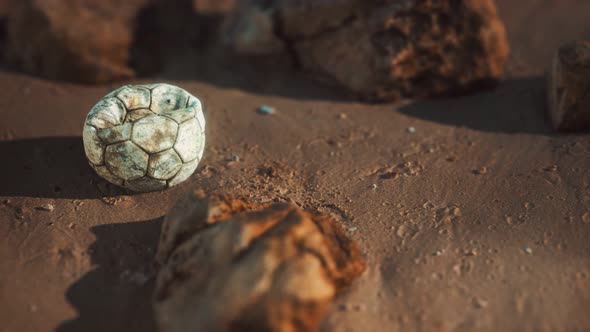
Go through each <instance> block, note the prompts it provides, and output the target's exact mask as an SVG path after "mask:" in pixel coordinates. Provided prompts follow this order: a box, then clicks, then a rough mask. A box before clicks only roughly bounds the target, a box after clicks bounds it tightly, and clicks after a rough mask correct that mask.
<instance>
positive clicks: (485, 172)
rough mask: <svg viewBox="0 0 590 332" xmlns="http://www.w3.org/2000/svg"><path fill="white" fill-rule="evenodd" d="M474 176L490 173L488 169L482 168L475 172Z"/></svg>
mask: <svg viewBox="0 0 590 332" xmlns="http://www.w3.org/2000/svg"><path fill="white" fill-rule="evenodd" d="M473 173H474V174H476V175H484V174H487V173H488V168H487V167H485V166H484V167H480V168H479V169H476V170H474V171H473Z"/></svg>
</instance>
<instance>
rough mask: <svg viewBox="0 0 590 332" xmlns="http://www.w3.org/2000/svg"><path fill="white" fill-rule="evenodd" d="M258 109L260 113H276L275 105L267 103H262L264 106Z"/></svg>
mask: <svg viewBox="0 0 590 332" xmlns="http://www.w3.org/2000/svg"><path fill="white" fill-rule="evenodd" d="M257 111H258V113H260V114H265V115H270V114H275V109H274V107H270V106H267V105H262V106H260V107H258V110H257Z"/></svg>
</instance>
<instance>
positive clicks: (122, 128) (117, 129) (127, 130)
mask: <svg viewBox="0 0 590 332" xmlns="http://www.w3.org/2000/svg"><path fill="white" fill-rule="evenodd" d="M98 137H100V139H101V140H102V141H103V142H104V143H105V144H112V143H117V142H122V141H126V140H128V139H129V138H131V124H130V123H124V124H121V125H118V126H114V127H110V128H104V129H101V130H99V131H98Z"/></svg>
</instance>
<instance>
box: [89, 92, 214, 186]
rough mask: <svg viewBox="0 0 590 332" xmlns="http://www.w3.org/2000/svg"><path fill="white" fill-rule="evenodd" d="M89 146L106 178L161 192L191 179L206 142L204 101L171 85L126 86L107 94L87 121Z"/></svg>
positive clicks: (95, 165)
mask: <svg viewBox="0 0 590 332" xmlns="http://www.w3.org/2000/svg"><path fill="white" fill-rule="evenodd" d="M83 139H84V150H85V152H86V157H87V158H88V161H89V162H90V166H91V167H92V168H93V169H94V170H95V171H96V173H97V174H98V175H100V176H101V177H102V178H104V179H105V180H107V181H109V182H111V183H113V184H116V185H119V186H121V187H125V188H128V189H131V190H133V191H141V192H147V191H156V190H162V189H165V188H168V187H171V186H174V185H176V184H178V183H180V182H182V181H184V180H186V179H187V178H188V177H189V176H190V175H191V174H193V172H194V171H195V169H196V168H197V165H198V164H199V161H200V160H201V157H202V155H203V149H204V146H205V118H204V116H203V110H202V107H201V102H200V101H199V99H197V98H195V97H194V96H192V95H191V94H189V93H188V92H186V91H185V90H183V89H181V88H179V87H176V86H173V85H169V84H163V83H162V84H150V85H126V86H123V87H121V88H119V89H117V90H115V91H113V92H111V93H109V94H108V95H106V96H105V97H104V98H102V99H101V100H100V101H99V102H98V103H97V104H96V105H95V106H94V107H93V108H92V109H91V110H90V112H89V113H88V116H87V117H86V122H85V123H84V134H83Z"/></svg>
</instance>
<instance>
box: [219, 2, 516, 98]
mask: <svg viewBox="0 0 590 332" xmlns="http://www.w3.org/2000/svg"><path fill="white" fill-rule="evenodd" d="M245 3H247V5H242V6H241V8H240V9H239V10H238V11H237V12H236V15H235V16H234V17H233V18H231V21H230V22H229V23H228V24H227V26H228V29H227V31H228V33H227V40H228V42H229V44H230V45H232V46H233V47H234V48H235V49H236V50H237V51H238V52H240V53H242V54H251V55H257V54H258V55H259V54H264V53H266V52H274V51H277V50H280V49H283V50H286V51H287V52H288V53H290V54H291V55H292V56H293V57H294V58H295V60H296V62H297V63H299V64H300V65H301V67H302V68H303V69H304V70H306V71H309V72H313V73H315V74H317V76H318V77H319V78H322V79H328V80H331V81H333V82H335V83H337V84H339V85H342V86H344V87H346V88H348V89H349V90H351V91H352V92H354V93H355V94H357V95H359V96H361V97H363V98H366V99H370V100H395V99H398V98H402V97H430V96H439V95H450V94H458V93H464V92H468V91H470V90H472V89H476V88H479V87H481V86H483V85H487V84H489V83H492V82H494V81H496V80H498V79H500V78H501V76H502V75H503V71H504V67H505V64H506V62H507V59H508V53H509V47H508V41H507V38H506V32H505V30H504V25H503V23H502V22H501V20H500V18H499V17H498V14H497V12H496V6H495V4H494V1H493V0H464V1H454V0H440V1H432V0H401V1H364V0H338V1H326V0H322V1H317V0H305V1H289V0H274V1H270V2H269V1H265V0H254V1H249V2H245ZM269 3H270V5H269Z"/></svg>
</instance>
